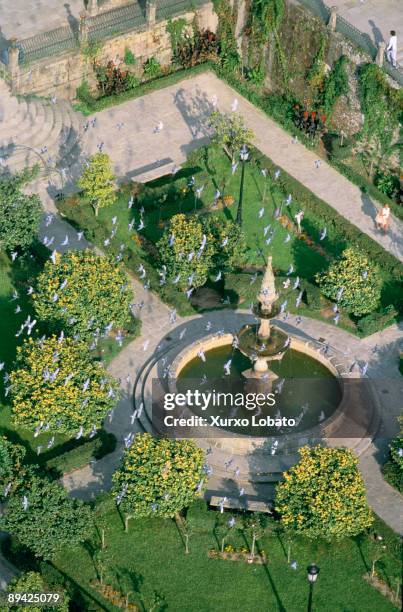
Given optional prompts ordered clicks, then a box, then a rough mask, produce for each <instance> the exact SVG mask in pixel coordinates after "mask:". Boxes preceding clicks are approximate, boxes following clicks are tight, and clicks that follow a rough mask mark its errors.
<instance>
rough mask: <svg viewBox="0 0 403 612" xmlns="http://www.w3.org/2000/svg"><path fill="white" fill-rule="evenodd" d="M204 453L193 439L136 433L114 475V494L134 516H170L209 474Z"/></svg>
mask: <svg viewBox="0 0 403 612" xmlns="http://www.w3.org/2000/svg"><path fill="white" fill-rule="evenodd" d="M203 465H204V452H203V451H202V450H201V449H200V448H199V447H198V446H196V444H195V443H194V442H193V441H192V440H168V439H158V438H154V437H153V436H151V435H150V434H146V433H145V434H141V435H137V436H136V438H135V440H134V443H133V444H132V446H130V448H128V449H126V451H125V453H124V456H123V461H122V465H121V467H120V468H119V469H118V470H117V471H116V472H115V473H114V475H113V494H114V495H115V496H119V494H122V493H123V495H122V501H121V508H122V510H123V511H124V512H125V513H126V514H128V515H130V516H132V517H134V518H142V517H147V516H159V517H163V518H168V517H172V516H174V515H175V514H176V513H177V512H180V510H182V508H185V507H187V506H189V504H191V503H192V502H193V501H194V500H195V499H196V497H197V496H198V495H199V494H200V493H199V491H200V490H201V488H202V485H203V481H204V479H205V477H206V475H205V472H204V469H203Z"/></svg>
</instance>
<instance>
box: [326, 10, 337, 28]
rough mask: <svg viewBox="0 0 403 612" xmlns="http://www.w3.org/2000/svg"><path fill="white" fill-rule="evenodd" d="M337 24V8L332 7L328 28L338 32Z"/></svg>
mask: <svg viewBox="0 0 403 612" xmlns="http://www.w3.org/2000/svg"><path fill="white" fill-rule="evenodd" d="M336 23H337V6H332V7H330V17H329V21H328V23H327V27H328V28H329V30H330V31H331V32H335V31H336Z"/></svg>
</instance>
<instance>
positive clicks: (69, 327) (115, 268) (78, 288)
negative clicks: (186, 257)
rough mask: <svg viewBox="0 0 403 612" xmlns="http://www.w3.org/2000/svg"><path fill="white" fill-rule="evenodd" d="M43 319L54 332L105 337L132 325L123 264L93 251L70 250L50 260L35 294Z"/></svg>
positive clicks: (127, 286) (37, 310)
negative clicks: (96, 331)
mask: <svg viewBox="0 0 403 612" xmlns="http://www.w3.org/2000/svg"><path fill="white" fill-rule="evenodd" d="M33 298H34V305H35V310H36V313H37V315H38V317H39V318H40V319H42V320H43V321H46V322H47V323H48V324H50V326H51V328H53V329H54V330H60V329H63V330H64V331H66V332H68V333H70V334H80V337H81V338H82V339H85V338H89V337H90V336H92V334H93V333H94V331H95V330H97V329H98V330H99V332H100V333H101V335H102V334H103V333H104V332H105V328H106V329H108V326H109V325H111V324H113V328H114V329H123V328H125V327H126V326H127V325H128V324H129V322H130V317H131V315H130V310H129V307H130V303H131V302H132V301H133V291H132V288H131V284H130V282H129V279H128V277H127V274H126V273H125V271H124V269H123V268H122V266H121V265H119V264H117V263H116V262H114V261H113V259H112V258H110V257H102V256H99V255H96V254H95V253H94V252H93V251H91V250H89V249H86V250H84V251H68V252H67V253H65V254H64V255H57V260H56V264H53V263H52V262H51V261H47V262H46V264H45V267H44V269H43V272H42V273H41V274H40V275H39V278H38V282H37V287H36V291H35V293H34V295H33Z"/></svg>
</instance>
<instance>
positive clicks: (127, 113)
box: [34, 72, 403, 262]
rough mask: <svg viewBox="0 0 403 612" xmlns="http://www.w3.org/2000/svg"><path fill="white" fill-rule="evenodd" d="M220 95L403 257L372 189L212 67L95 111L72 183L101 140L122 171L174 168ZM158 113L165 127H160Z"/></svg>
mask: <svg viewBox="0 0 403 612" xmlns="http://www.w3.org/2000/svg"><path fill="white" fill-rule="evenodd" d="M214 96H217V98H218V108H219V109H220V110H221V111H230V109H231V105H232V103H233V101H234V99H235V98H236V99H237V100H238V112H239V113H240V114H241V115H242V116H243V117H244V119H245V121H246V123H247V124H248V126H249V127H250V128H251V129H252V130H253V131H254V133H255V135H256V142H255V144H256V146H257V148H258V149H260V150H261V151H262V153H264V154H265V155H267V156H268V157H270V158H271V159H272V160H273V161H274V163H275V164H278V165H279V166H280V167H282V168H283V169H284V170H285V171H286V172H288V173H289V174H291V175H292V176H293V177H294V178H296V179H297V180H298V181H300V182H301V183H302V184H303V185H305V186H306V187H307V188H308V189H310V190H311V191H312V193H314V194H315V195H316V196H318V197H319V198H321V199H322V200H324V201H325V202H326V203H327V204H328V205H329V206H331V207H332V208H334V209H335V210H336V211H337V212H338V213H340V214H341V215H342V216H343V217H345V218H346V219H348V220H349V221H350V222H351V223H353V224H354V225H355V226H356V227H357V228H358V229H360V230H361V231H362V232H364V233H366V234H368V235H369V236H370V237H371V238H373V240H375V241H376V242H378V243H379V244H380V245H381V246H382V247H383V248H384V249H385V250H386V251H388V252H389V253H391V254H392V255H394V256H395V257H396V258H397V259H399V260H400V261H402V262H403V223H402V222H401V221H399V220H397V219H392V222H391V225H390V230H389V232H388V233H387V234H386V235H384V234H383V233H382V232H379V231H378V230H377V229H376V227H375V224H374V219H375V215H376V210H377V209H376V205H375V203H374V202H372V201H371V199H370V198H369V197H368V196H366V195H364V194H362V193H361V191H360V189H359V188H358V187H356V186H355V185H353V184H352V183H350V181H348V180H347V179H346V178H344V177H343V176H342V175H341V174H339V173H338V172H337V171H336V170H335V169H334V168H332V167H331V166H330V165H329V164H327V163H326V162H325V161H322V162H321V165H320V167H319V168H316V167H315V163H314V162H315V160H316V159H317V156H316V155H315V153H313V152H312V151H310V150H308V149H307V148H306V147H305V146H304V145H302V144H300V143H295V144H293V143H292V138H291V136H290V134H288V133H287V132H285V131H284V130H283V129H282V128H281V127H280V126H279V125H277V124H276V123H275V122H274V121H272V120H271V119H270V118H269V117H267V115H265V114H264V113H263V112H262V111H260V110H259V109H257V108H256V107H255V106H253V105H252V104H250V103H249V102H248V101H247V100H245V99H244V98H242V96H240V95H238V94H237V93H236V92H235V91H234V90H233V89H232V88H231V87H229V86H228V85H227V84H226V83H224V82H223V81H221V80H220V79H218V78H217V77H216V75H215V74H213V73H211V72H206V73H203V74H201V75H198V76H196V77H193V78H190V79H185V80H183V81H181V82H180V83H179V84H176V85H172V86H170V87H166V88H164V89H160V90H158V91H155V92H153V93H150V94H148V95H146V96H143V97H142V98H137V99H136V100H130V101H128V102H125V103H124V104H120V105H119V106H114V107H112V108H110V109H106V110H104V111H102V112H100V113H97V114H96V115H94V116H93V117H90V120H91V119H96V121H95V126H94V127H92V126H91V125H90V127H89V128H88V129H87V130H86V131H85V132H84V133H83V134H82V136H81V140H80V148H81V150H80V151H79V153H78V161H77V162H76V163H75V164H74V163H73V164H72V165H71V166H70V167H69V168H67V169H66V173H67V175H68V183H70V185H74V184H75V181H76V179H77V177H78V175H79V173H80V170H81V167H82V162H83V159H84V158H85V157H86V156H87V155H89V154H93V153H96V152H97V151H98V145H100V144H101V143H104V150H105V151H106V152H107V153H108V154H109V155H110V157H111V159H112V162H113V165H114V171H115V173H116V175H117V176H118V177H119V178H120V179H124V180H131V179H132V180H135V181H139V182H145V181H148V180H151V179H153V178H157V177H158V176H162V175H164V174H169V173H170V172H171V170H172V168H173V166H174V165H176V164H181V163H183V162H184V161H185V160H186V157H187V155H188V154H189V152H190V151H192V150H193V149H196V148H198V147H200V146H201V145H202V144H204V143H207V142H208V141H209V138H210V136H211V134H210V132H209V130H208V128H207V127H206V124H207V118H208V116H209V115H210V113H211V112H212V110H213V108H214V107H213V103H212V100H213V99H214ZM160 121H162V123H163V129H162V130H161V131H160V132H159V133H155V127H156V126H157V124H158V122H160ZM34 188H35V189H37V188H38V186H35V187H34ZM48 191H49V189H48ZM41 196H42V198H44V200H45V206H46V207H48V208H51V207H52V201H51V198H50V197H49V195H48V193H47V192H46V191H44V190H43V188H42V193H41Z"/></svg>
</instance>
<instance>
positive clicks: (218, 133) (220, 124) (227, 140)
mask: <svg viewBox="0 0 403 612" xmlns="http://www.w3.org/2000/svg"><path fill="white" fill-rule="evenodd" d="M209 124H210V127H211V128H212V129H213V130H214V132H215V137H214V139H215V141H216V142H217V143H218V144H219V145H220V146H221V147H222V148H223V149H224V151H225V152H226V154H227V155H228V157H229V158H230V159H231V162H232V163H234V161H235V157H236V155H237V154H238V153H239V150H240V149H241V147H242V145H246V146H250V145H251V144H252V141H253V139H254V137H255V135H254V133H253V132H252V130H250V129H249V128H248V127H246V125H245V121H244V118H243V117H242V116H241V115H238V114H237V113H220V111H214V112H213V113H211V115H210V118H209Z"/></svg>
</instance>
